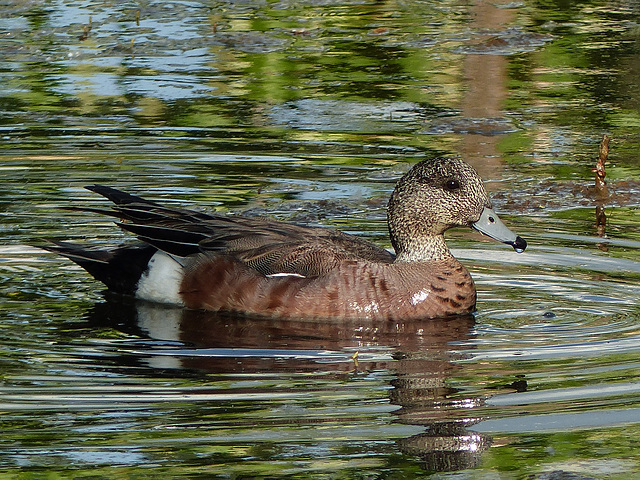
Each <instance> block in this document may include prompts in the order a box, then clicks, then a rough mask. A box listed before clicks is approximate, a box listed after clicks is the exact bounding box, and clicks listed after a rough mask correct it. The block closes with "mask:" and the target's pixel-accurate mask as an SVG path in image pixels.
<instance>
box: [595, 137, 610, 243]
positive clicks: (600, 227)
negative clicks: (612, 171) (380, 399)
mask: <svg viewBox="0 0 640 480" xmlns="http://www.w3.org/2000/svg"><path fill="white" fill-rule="evenodd" d="M610 140H611V137H609V136H608V135H604V136H603V137H602V142H600V153H599V155H598V161H597V162H596V168H594V169H593V171H594V172H595V174H596V184H595V186H596V195H597V197H598V198H597V200H596V230H597V232H598V236H599V237H604V236H605V227H606V226H607V216H606V214H605V212H604V202H605V200H606V199H607V198H608V197H609V192H608V189H607V182H606V181H605V179H604V178H605V177H606V176H607V172H606V170H605V164H606V163H607V160H608V159H609V141H610Z"/></svg>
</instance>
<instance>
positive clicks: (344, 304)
mask: <svg viewBox="0 0 640 480" xmlns="http://www.w3.org/2000/svg"><path fill="white" fill-rule="evenodd" d="M87 188H88V189H89V190H91V191H93V192H96V193H99V194H100V195H103V196H105V197H106V198H108V199H109V200H111V201H112V202H113V203H114V204H115V205H114V207H113V209H112V210H101V209H82V208H80V209H81V210H88V211H93V212H97V213H101V214H107V215H111V216H114V217H118V218H120V219H122V222H120V223H117V224H118V225H119V226H120V227H121V228H123V229H124V230H126V231H128V232H131V233H133V234H134V235H136V236H137V237H138V239H139V240H141V241H142V243H138V244H135V245H120V246H117V247H114V248H110V249H105V248H96V247H87V246H79V245H75V244H70V243H66V242H56V244H55V246H50V247H46V248H48V249H49V250H51V251H55V252H57V253H59V254H62V255H64V256H66V257H68V258H69V259H71V260H73V261H74V262H76V263H77V264H78V265H80V266H81V267H83V268H84V269H85V270H87V271H88V272H89V273H90V274H91V275H93V276H94V277H95V278H96V279H98V280H100V281H101V282H103V283H104V284H105V285H106V286H107V287H108V288H109V290H111V291H114V292H118V293H122V294H128V295H134V296H135V297H137V298H140V299H144V300H149V301H153V302H160V303H165V304H172V305H177V306H183V307H187V308H191V309H204V310H212V311H230V312H238V313H245V314H251V315H264V316H270V317H281V318H283V317H284V318H328V317H331V318H344V319H359V318H362V319H365V318H366V319H379V320H402V319H417V318H435V317H444V316H449V315H456V314H463V313H468V312H471V311H473V310H474V308H475V304H476V290H475V286H474V284H473V280H472V279H471V276H470V275H469V272H468V271H467V270H466V268H465V267H464V266H462V264H461V263H460V262H459V261H458V260H456V259H455V258H454V257H453V255H452V254H451V252H450V251H449V248H448V247H447V244H446V243H445V239H444V232H445V231H446V230H448V229H449V228H451V227H455V226H471V227H473V228H475V229H476V230H479V231H480V232H482V233H484V234H486V235H488V236H490V237H492V238H494V239H496V240H498V241H500V242H503V243H507V244H509V245H511V246H513V248H514V249H516V251H523V250H524V249H525V247H526V245H527V244H526V242H525V241H524V240H523V239H522V238H520V237H518V236H516V235H515V234H513V233H512V232H511V231H510V230H509V229H508V228H507V227H506V226H505V225H504V224H503V223H502V222H501V221H500V219H499V218H498V216H497V215H496V214H495V213H494V211H493V210H492V207H491V202H490V200H489V196H488V195H487V192H486V190H485V188H484V186H483V184H482V180H481V179H480V177H479V176H478V174H477V173H476V171H475V170H474V169H473V168H472V167H471V166H469V165H468V164H467V163H465V162H463V161H462V160H459V159H457V158H434V159H429V160H424V161H422V162H419V163H417V164H416V165H414V166H413V168H411V169H410V170H409V172H407V173H406V174H405V175H404V176H403V177H402V178H401V179H400V181H399V182H398V183H397V185H396V187H395V189H394V191H393V194H392V195H391V199H390V200H389V206H388V222H389V232H390V234H391V243H392V245H393V248H394V250H395V255H394V254H392V253H390V252H388V251H387V250H385V249H383V248H380V247H378V246H376V245H373V244H371V243H369V242H366V241H364V240H362V239H360V238H358V237H355V236H353V235H349V234H346V233H343V232H339V231H334V230H330V229H325V228H317V227H304V226H299V225H294V224H289V223H284V222H279V221H275V220H268V219H264V218H250V217H243V216H225V215H218V214H205V213H200V212H196V211H192V210H182V209H178V208H173V207H166V206H162V205H160V204H158V203H155V202H152V201H149V200H145V199H143V198H140V197H137V196H134V195H130V194H128V193H125V192H122V191H119V190H116V189H114V188H110V187H105V186H101V185H94V186H90V187H87Z"/></svg>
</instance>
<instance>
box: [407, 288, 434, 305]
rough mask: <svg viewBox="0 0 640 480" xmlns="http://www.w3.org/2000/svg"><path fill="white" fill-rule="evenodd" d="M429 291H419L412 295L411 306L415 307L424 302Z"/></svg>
mask: <svg viewBox="0 0 640 480" xmlns="http://www.w3.org/2000/svg"><path fill="white" fill-rule="evenodd" d="M429 292H430V290H420V291H419V292H418V293H414V294H413V297H411V305H417V304H419V303H422V302H424V301H425V300H426V299H427V297H428V296H429Z"/></svg>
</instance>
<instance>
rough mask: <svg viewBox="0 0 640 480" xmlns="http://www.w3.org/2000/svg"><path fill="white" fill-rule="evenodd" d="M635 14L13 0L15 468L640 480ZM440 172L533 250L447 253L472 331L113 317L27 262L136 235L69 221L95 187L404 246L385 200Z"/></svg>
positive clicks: (4, 285) (77, 277)
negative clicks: (429, 166)
mask: <svg viewBox="0 0 640 480" xmlns="http://www.w3.org/2000/svg"><path fill="white" fill-rule="evenodd" d="M639 20H640V11H639V10H638V7H637V5H636V4H635V2H624V1H615V2H611V1H609V2H606V1H590V2H573V3H570V4H569V3H565V2H532V1H525V2H490V3H489V2H482V1H478V2H457V1H451V2H449V1H447V2H442V1H437V2H436V1H429V0H427V1H422V2H418V1H407V2H395V3H380V2H368V1H362V2H340V1H329V2H320V1H308V2H288V1H279V2H209V3H201V2H196V1H193V2H189V1H185V2H155V3H154V2H151V3H135V2H126V3H122V2H116V3H104V2H92V1H86V2H64V1H49V2H23V1H21V2H17V1H16V2H4V3H3V5H2V15H0V31H1V33H2V35H1V37H0V51H2V55H1V56H0V109H1V111H2V115H0V136H2V142H1V144H0V156H1V160H0V176H1V178H2V185H3V186H4V188H3V189H2V191H0V231H1V232H2V238H3V241H2V244H1V245H0V306H1V308H0V319H1V321H0V345H1V347H0V364H1V367H2V368H1V369H0V372H1V377H0V379H1V380H0V412H1V413H0V425H1V428H2V432H3V435H2V437H1V438H0V471H1V472H2V475H3V476H6V477H7V478H43V477H45V476H47V477H59V478H87V477H92V478H139V477H142V476H147V477H149V476H151V477H162V478H167V477H170V478H174V477H189V478H195V477H203V478H332V479H333V478H345V479H346V478H381V479H382V478H385V479H386V478H403V479H404V478H431V479H455V480H458V479H474V480H475V479H483V480H484V479H500V480H503V479H523V478H535V479H550V478H560V479H565V480H567V479H576V478H578V479H584V478H597V479H605V478H606V479H625V480H628V479H631V478H640V473H638V472H640V455H639V454H638V452H639V451H640V448H638V447H639V445H638V438H639V434H640V428H639V426H640V402H639V401H638V398H639V397H638V391H639V390H640V382H639V380H638V376H639V375H638V372H639V371H640V369H639V368H640V364H639V362H638V358H639V356H638V353H639V350H640V327H638V317H639V315H640V313H639V310H638V307H637V303H638V298H640V287H639V286H638V278H639V277H640V275H639V274H640V261H639V258H638V246H640V234H639V233H638V228H637V222H638V220H637V208H638V203H639V201H638V198H639V196H638V192H640V181H639V180H640V162H639V161H638V155H637V152H638V147H639V145H638V143H639V138H638V126H639V125H640V111H639V109H638V105H639V104H640V102H639V100H640V98H639V95H640V94H639V92H640V88H638V80H637V79H638V58H640V56H639V54H640V51H639V49H638V31H639ZM604 133H607V134H610V135H611V136H612V138H613V140H612V143H611V153H610V162H609V163H608V164H607V180H608V181H609V185H608V187H609V193H610V196H609V198H608V199H607V200H606V201H605V202H604V203H605V214H606V221H607V222H606V227H605V233H606V236H605V237H600V236H598V234H597V229H596V227H595V223H596V215H595V207H596V204H597V203H598V202H599V200H598V196H597V194H596V193H595V192H594V190H593V187H592V185H593V175H594V174H593V173H592V172H591V169H592V168H593V167H594V166H595V159H596V157H597V153H598V144H599V142H600V140H601V138H602V135H603V134H604ZM438 154H458V155H462V156H463V157H464V158H466V159H468V160H469V161H470V162H471V163H472V164H473V165H474V166H475V167H476V168H477V169H478V170H479V171H480V173H481V174H482V176H483V177H484V178H485V179H486V180H487V187H488V189H489V190H490V192H491V195H492V197H493V199H494V203H495V205H494V207H495V209H496V211H497V212H498V213H499V214H500V216H501V218H502V219H503V220H504V221H505V223H507V224H508V225H509V226H510V228H511V229H512V230H513V231H514V232H516V233H517V234H518V235H521V236H522V237H523V238H525V239H526V240H527V241H528V243H529V247H528V249H527V251H526V252H524V253H522V254H517V253H515V252H513V251H512V250H511V249H510V248H509V247H506V246H504V245H500V244H496V243H492V242H491V241H489V240H487V239H485V238H482V237H481V236H480V235H479V234H478V233H475V232H472V231H471V230H469V231H467V230H464V229H458V230H455V231H452V232H451V233H450V235H449V236H448V238H449V243H450V245H451V247H452V249H453V251H454V253H455V254H456V256H457V257H458V258H460V259H461V261H462V262H463V263H465V265H466V266H467V267H468V268H469V270H470V271H471V273H472V275H473V277H474V279H475V281H476V284H477V287H478V295H479V300H478V312H477V314H475V315H474V316H472V317H463V318H456V319H450V320H447V321H442V320H434V321H428V322H424V321H423V322H405V323H400V324H382V325H381V324H375V323H374V324H367V323H366V322H365V323H362V322H358V323H346V324H345V323H344V322H340V321H334V322H325V323H314V322H303V321H267V320H258V319H249V318H235V317H232V316H229V315H226V316H225V315H217V316H216V315H211V314H203V313H201V312H187V311H182V310H174V309H167V308H163V307H158V306H154V305H149V304H137V303H135V302H130V301H123V300H122V299H114V298H107V299H105V297H104V296H103V294H102V292H101V287H100V286H99V285H98V284H96V283H95V282H93V281H91V280H90V278H89V277H88V276H87V275H86V274H84V273H83V272H82V271H81V270H79V269H78V268H77V267H75V266H74V265H72V264H70V262H68V261H66V260H64V259H62V258H59V257H56V256H54V255H52V254H48V253H45V252H43V251H41V250H38V249H37V248H36V247H35V246H34V245H39V244H42V243H43V241H44V239H51V238H53V239H67V240H76V241H81V242H87V243H104V244H110V243H114V242H117V241H121V240H123V239H125V238H126V235H125V234H124V233H122V232H120V231H118V230H117V228H116V227H114V226H113V225H112V224H111V223H110V220H108V219H104V218H96V216H95V215H91V214H88V213H82V212H74V211H67V210H60V209H59V207H60V206H71V205H77V204H81V205H83V206H93V207H102V206H104V202H103V201H102V200H101V199H100V198H98V196H97V195H94V194H92V193H91V192H88V191H86V190H84V189H83V186H84V185H89V184H93V183H105V184H109V185H114V186H116V187H120V188H123V189H126V190H129V191H131V192H133V193H139V194H143V195H145V196H147V197H149V198H154V199H158V200H162V201H164V202H167V203H170V204H172V205H183V206H186V207H189V208H196V209H200V208H202V209H211V210H213V209H216V210H218V211H221V212H226V211H231V210H234V211H235V210H240V211H243V212H245V213H246V214H248V215H270V216H273V217H275V218H279V219H282V220H288V221H294V222H301V223H306V224H311V225H321V226H329V227H335V228H339V229H342V230H344V231H348V232H350V233H356V234H359V235H362V236H364V237H366V238H368V239H370V240H372V241H375V242H378V243H380V244H381V245H385V246H389V242H388V238H387V233H386V225H385V211H384V209H385V205H386V200H387V198H388V195H389V194H390V192H391V190H392V188H393V185H394V182H395V181H396V180H397V179H398V178H399V177H400V175H402V173H403V172H405V171H406V170H407V169H408V168H409V166H410V165H411V164H413V163H415V162H416V161H418V160H420V159H422V158H425V157H428V156H431V155H438ZM551 472H556V473H554V474H552V473H551Z"/></svg>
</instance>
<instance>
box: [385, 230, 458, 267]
mask: <svg viewBox="0 0 640 480" xmlns="http://www.w3.org/2000/svg"><path fill="white" fill-rule="evenodd" d="M452 257H453V255H452V254H451V252H450V251H449V247H448V246H447V243H446V242H445V241H444V235H433V236H427V237H422V238H412V239H411V240H408V241H406V242H402V243H400V244H398V245H397V246H396V262H397V263H399V262H429V261H436V260H444V259H446V258H452Z"/></svg>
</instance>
